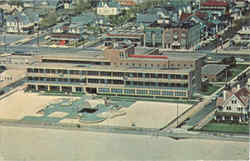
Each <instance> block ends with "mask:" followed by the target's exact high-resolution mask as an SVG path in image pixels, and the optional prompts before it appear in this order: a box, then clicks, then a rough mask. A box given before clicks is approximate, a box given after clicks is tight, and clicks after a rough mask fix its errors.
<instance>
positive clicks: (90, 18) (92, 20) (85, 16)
mask: <svg viewBox="0 0 250 161" xmlns="http://www.w3.org/2000/svg"><path fill="white" fill-rule="evenodd" d="M71 24H79V25H81V26H94V25H95V24H96V15H95V14H94V13H92V12H88V13H82V14H81V15H78V16H74V17H71Z"/></svg>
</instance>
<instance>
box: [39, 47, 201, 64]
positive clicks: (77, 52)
mask: <svg viewBox="0 0 250 161" xmlns="http://www.w3.org/2000/svg"><path fill="white" fill-rule="evenodd" d="M154 50H156V48H142V47H137V48H135V55H151V53H152V51H154ZM51 51H53V52H51ZM51 51H50V50H49V51H42V52H40V56H43V57H47V58H55V59H58V58H60V59H64V58H65V59H89V60H91V59H101V60H103V61H107V60H105V59H104V51H103V50H100V49H92V48H91V49H90V48H87V49H79V48H76V49H73V48H70V49H69V48H67V49H58V48H57V49H51ZM159 55H162V56H168V59H160V60H183V61H185V60H187V61H192V60H193V61H194V60H198V59H200V58H203V57H205V56H206V55H205V54H200V53H193V52H167V51H163V52H161V51H160V53H159ZM129 59H133V60H143V59H141V58H129ZM147 60H156V59H147ZM157 61H159V59H157Z"/></svg>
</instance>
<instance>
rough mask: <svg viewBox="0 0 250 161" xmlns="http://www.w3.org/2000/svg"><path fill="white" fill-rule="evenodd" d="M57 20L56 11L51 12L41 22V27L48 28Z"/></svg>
mask: <svg viewBox="0 0 250 161" xmlns="http://www.w3.org/2000/svg"><path fill="white" fill-rule="evenodd" d="M56 22H57V15H56V13H50V14H49V15H48V16H47V17H45V18H44V19H43V20H42V21H41V22H40V28H46V27H50V26H52V25H54V24H56Z"/></svg>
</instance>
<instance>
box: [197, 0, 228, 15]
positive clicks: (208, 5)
mask: <svg viewBox="0 0 250 161" xmlns="http://www.w3.org/2000/svg"><path fill="white" fill-rule="evenodd" d="M229 9H230V5H229V2H227V1H223V0H206V1H205V2H202V3H201V4H200V10H201V11H202V12H211V13H212V14H214V15H218V16H222V15H229Z"/></svg>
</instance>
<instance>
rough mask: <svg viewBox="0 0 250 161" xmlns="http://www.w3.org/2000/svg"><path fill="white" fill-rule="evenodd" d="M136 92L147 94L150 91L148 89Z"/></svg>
mask: <svg viewBox="0 0 250 161" xmlns="http://www.w3.org/2000/svg"><path fill="white" fill-rule="evenodd" d="M136 93H137V94H142V95H145V94H147V93H148V91H147V90H136Z"/></svg>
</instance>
